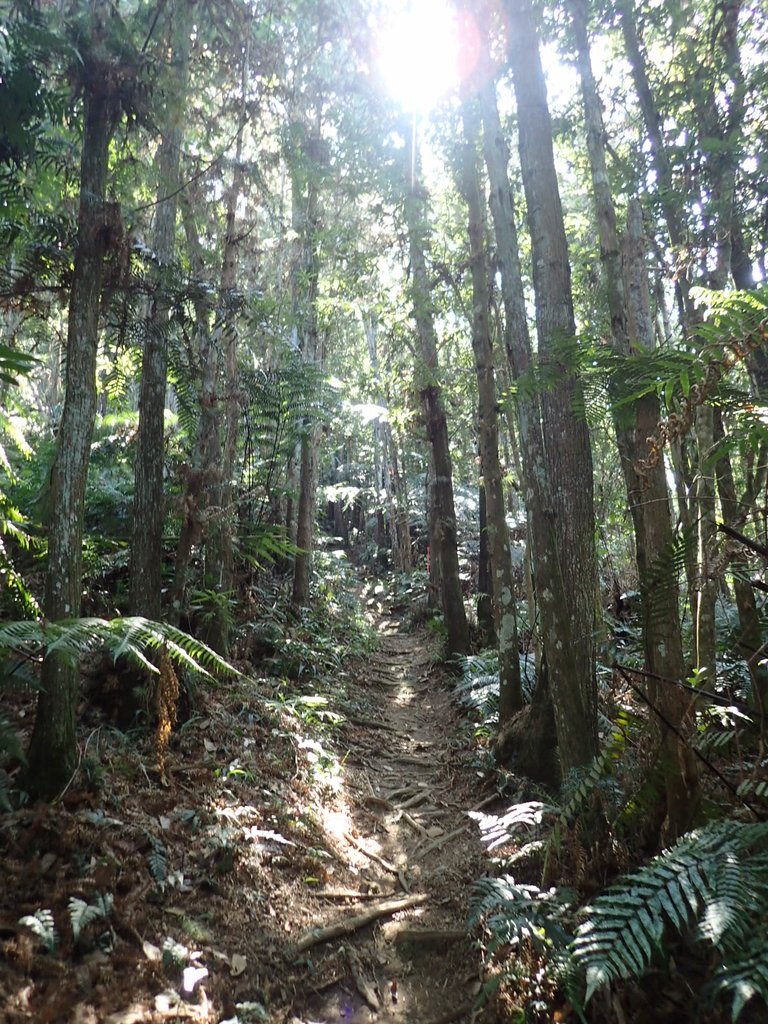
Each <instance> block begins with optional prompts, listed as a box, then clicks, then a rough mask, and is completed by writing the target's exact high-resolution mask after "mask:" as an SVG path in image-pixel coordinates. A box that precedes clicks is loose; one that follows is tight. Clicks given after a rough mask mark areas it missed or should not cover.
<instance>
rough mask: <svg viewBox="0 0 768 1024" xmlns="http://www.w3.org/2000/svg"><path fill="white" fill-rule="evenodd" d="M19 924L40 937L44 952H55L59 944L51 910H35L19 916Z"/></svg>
mask: <svg viewBox="0 0 768 1024" xmlns="http://www.w3.org/2000/svg"><path fill="white" fill-rule="evenodd" d="M19 924H22V925H24V926H25V927H27V928H29V929H30V931H31V932H32V933H33V934H34V935H36V936H37V938H38V939H40V942H41V943H42V946H43V949H44V950H45V952H46V953H53V952H55V950H56V947H57V945H58V944H59V934H58V932H57V931H56V924H55V922H54V920H53V912H52V911H50V910H36V911H35V912H34V914H27V915H25V916H24V917H21V918H19Z"/></svg>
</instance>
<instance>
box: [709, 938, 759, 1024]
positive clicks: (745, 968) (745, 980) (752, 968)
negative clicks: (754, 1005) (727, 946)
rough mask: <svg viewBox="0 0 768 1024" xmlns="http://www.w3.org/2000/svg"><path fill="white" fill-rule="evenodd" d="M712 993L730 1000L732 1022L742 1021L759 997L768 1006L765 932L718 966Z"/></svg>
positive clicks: (748, 941)
mask: <svg viewBox="0 0 768 1024" xmlns="http://www.w3.org/2000/svg"><path fill="white" fill-rule="evenodd" d="M711 991H712V994H713V995H714V996H718V995H722V996H730V997H731V999H732V1002H731V1021H736V1020H738V1018H739V1016H740V1014H741V1011H742V1010H743V1009H744V1007H745V1006H746V1005H747V1003H748V1002H750V1000H752V999H754V998H756V997H758V998H760V999H762V1001H763V1002H764V1003H765V1004H766V1005H768V945H766V942H765V935H764V933H763V932H762V930H758V931H756V932H753V934H752V936H751V937H750V938H749V939H747V941H746V942H745V943H744V944H743V945H742V947H741V948H740V949H738V950H734V952H733V953H731V954H730V955H729V956H728V957H727V958H725V959H724V960H723V962H722V963H721V964H719V965H718V967H717V969H716V971H715V977H714V981H713V982H712V986H711Z"/></svg>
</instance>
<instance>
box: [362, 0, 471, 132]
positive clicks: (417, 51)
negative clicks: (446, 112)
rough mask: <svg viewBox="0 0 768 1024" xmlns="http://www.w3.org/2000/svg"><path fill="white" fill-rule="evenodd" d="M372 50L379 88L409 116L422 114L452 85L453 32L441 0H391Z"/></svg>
mask: <svg viewBox="0 0 768 1024" xmlns="http://www.w3.org/2000/svg"><path fill="white" fill-rule="evenodd" d="M374 49H375V53H376V64H377V67H378V71H379V74H380V75H381V77H382V79H383V82H384V85H385V86H386V88H387V90H388V91H389V93H390V94H391V95H392V96H393V97H394V99H395V100H396V101H397V102H398V103H399V104H400V105H401V106H402V107H403V109H404V110H405V111H406V112H407V113H409V114H421V115H424V114H426V113H428V112H429V111H430V110H431V109H432V107H434V106H435V105H436V104H437V103H438V102H439V101H440V100H441V99H442V98H443V97H444V96H445V95H447V94H448V93H449V92H451V91H452V90H454V89H456V87H457V86H458V81H459V72H458V67H459V32H458V26H457V21H456V12H455V10H454V8H453V6H452V5H451V4H450V3H448V2H446V0H410V2H408V0H405V2H403V0H399V2H398V0H393V2H392V3H391V4H390V5H389V8H388V12H387V13H386V14H385V16H384V17H383V18H382V20H381V22H380V24H379V26H378V28H377V30H376V38H375V40H374Z"/></svg>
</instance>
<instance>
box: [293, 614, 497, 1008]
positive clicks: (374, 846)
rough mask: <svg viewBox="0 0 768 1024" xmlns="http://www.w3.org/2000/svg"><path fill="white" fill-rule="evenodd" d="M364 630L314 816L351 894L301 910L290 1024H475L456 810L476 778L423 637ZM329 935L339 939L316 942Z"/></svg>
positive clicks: (467, 834)
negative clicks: (358, 667)
mask: <svg viewBox="0 0 768 1024" xmlns="http://www.w3.org/2000/svg"><path fill="white" fill-rule="evenodd" d="M377 625H378V628H379V633H380V638H381V639H380V645H379V649H378V651H377V653H376V654H375V655H374V656H373V657H372V659H371V661H370V663H369V664H368V665H367V666H366V667H365V670H364V675H363V677H362V678H361V679H360V680H359V684H358V690H359V696H360V701H359V702H358V706H360V703H361V702H362V701H364V702H365V703H364V705H363V706H365V709H366V710H365V714H361V715H360V716H359V717H354V716H348V718H347V723H346V726H345V734H344V736H345V741H346V742H347V743H348V749H349V752H348V754H347V757H346V758H345V772H344V780H345V781H344V789H343V791H342V793H341V794H340V800H339V803H338V804H337V806H336V807H335V808H334V809H333V811H330V810H329V811H327V812H326V815H327V818H328V820H327V822H326V827H328V828H329V831H332V832H335V842H336V852H337V854H338V857H339V860H340V861H343V862H345V863H346V864H348V865H353V869H352V871H353V873H352V874H351V876H350V875H349V874H348V875H347V879H348V880H349V881H350V883H351V884H350V885H349V888H346V887H339V886H338V885H336V884H335V883H334V884H333V885H332V884H328V885H326V886H325V887H324V888H323V890H322V891H320V892H318V893H317V894H316V895H314V897H311V898H310V900H311V903H312V904H313V905H311V906H309V907H308V910H309V912H310V914H311V915H312V920H313V921H314V922H316V926H315V927H314V929H309V930H308V931H306V932H305V933H304V935H303V936H302V938H303V940H304V942H306V944H307V946H308V948H307V950H306V952H305V954H304V955H306V956H307V958H308V961H307V963H306V964H305V965H304V967H305V969H306V970H307V971H309V972H310V980H309V985H307V984H306V981H305V984H304V986H303V988H304V991H305V993H309V995H308V998H306V999H302V1000H300V1001H299V1002H297V1004H296V1005H294V1008H293V1011H294V1015H293V1017H291V1018H289V1019H290V1020H291V1021H292V1024H299V1022H301V1024H315V1022H318V1024H320V1022H322V1024H331V1022H336V1021H344V1022H348V1024H363V1022H374V1021H375V1022H378V1024H437V1022H442V1024H447V1022H449V1021H469V1020H471V1019H476V1018H473V1017H472V1004H473V1000H474V997H475V996H476V994H477V992H478V990H479V987H480V980H479V979H480V972H479V959H478V955H477V951H476V950H474V949H473V948H472V944H471V942H470V940H469V938H468V937H467V935H466V930H465V922H466V918H467V897H468V889H469V886H470V885H471V883H472V881H473V880H474V879H475V878H477V877H478V875H479V874H481V873H482V871H483V867H484V866H483V860H482V851H481V847H480V843H479V841H478V838H477V831H476V829H475V827H474V825H473V823H472V821H471V819H470V818H469V817H467V811H468V810H471V809H473V808H476V807H478V806H480V805H481V804H482V803H484V802H487V801H482V800H481V799H480V795H479V794H478V793H477V792H476V791H474V792H473V790H472V786H473V782H476V780H477V777H476V775H475V772H474V771H472V769H471V765H470V764H469V763H468V761H469V758H470V756H471V755H470V754H469V752H468V751H467V749H466V744H465V743H464V744H462V742H461V740H460V738H459V736H458V733H459V729H460V726H461V721H460V718H459V716H458V714H457V712H456V709H455V707H454V706H453V703H452V699H451V694H450V690H449V689H448V688H447V687H446V685H445V683H444V681H443V680H442V678H441V674H440V671H439V670H438V669H437V668H436V666H435V661H434V656H433V654H432V653H430V652H431V651H432V650H433V649H434V647H435V644H434V640H433V638H432V637H430V636H429V635H428V634H426V633H424V632H420V633H415V634H414V633H411V634H406V633H404V632H402V631H401V629H400V626H399V623H398V621H397V620H396V619H395V618H394V617H391V616H389V617H388V616H386V614H385V615H383V616H381V617H380V618H379V620H378V623H377ZM334 824H335V828H334ZM355 873H356V874H355ZM409 898H411V899H412V902H413V904H414V905H413V906H410V907H409V908H408V909H405V910H401V911H399V912H397V913H396V914H390V913H387V914H384V915H382V916H381V917H380V918H379V919H378V920H377V921H376V922H374V923H372V924H370V925H367V926H364V927H363V926H358V918H359V917H360V915H364V914H367V913H371V914H372V913H375V912H376V910H377V909H378V908H380V907H381V906H382V905H386V904H387V903H389V902H390V901H391V900H395V899H404V900H408V899H409ZM334 926H338V927H339V928H345V927H346V928H350V927H351V930H350V931H349V933H348V934H346V935H344V936H341V937H334V938H332V939H328V940H324V941H320V942H316V941H315V940H316V939H317V938H319V937H324V936H325V934H327V933H326V932H325V931H324V929H326V928H333V927H334ZM306 977H307V976H306V975H305V979H306ZM296 981H297V982H298V978H296ZM299 988H300V986H299V985H298V984H297V990H298V989H299Z"/></svg>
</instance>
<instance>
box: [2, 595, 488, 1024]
mask: <svg viewBox="0 0 768 1024" xmlns="http://www.w3.org/2000/svg"><path fill="white" fill-rule="evenodd" d="M363 596H364V599H365V600H366V601H367V603H368V606H369V611H370V614H371V615H372V617H374V618H375V622H376V626H377V629H378V633H379V644H378V650H377V651H376V652H375V653H374V654H373V655H372V656H371V658H370V660H368V661H367V662H366V663H364V664H359V665H346V666H344V668H343V672H345V673H346V675H347V679H346V690H347V701H346V705H345V713H344V721H343V723H341V724H337V726H336V728H335V729H333V730H329V731H328V733H327V737H328V738H327V740H324V741H323V742H318V741H317V740H312V739H310V738H308V737H307V736H305V735H304V730H303V726H302V719H301V717H300V716H299V717H297V715H296V714H295V713H291V712H290V709H288V708H287V709H286V710H281V708H280V703H279V701H277V700H272V702H271V704H268V705H267V704H265V702H264V698H265V697H268V696H270V694H271V693H272V694H273V695H274V691H271V690H270V684H269V681H268V680H259V681H258V682H257V684H254V683H253V682H239V683H237V684H231V685H230V684H227V685H226V686H219V687H218V688H216V689H210V690H206V691H205V692H204V693H202V692H201V693H199V694H198V695H197V696H196V698H195V701H194V710H193V714H192V715H191V717H190V718H189V720H188V721H187V722H185V723H184V724H183V725H182V726H180V727H177V730H176V732H175V734H174V736H173V739H172V742H171V745H170V748H169V750H168V751H167V754H166V756H165V764H164V768H163V770H162V772H159V771H158V767H157V759H156V752H154V751H153V748H152V744H151V741H150V738H149V737H148V734H147V733H145V734H143V735H137V734H125V733H122V732H119V731H118V730H116V729H114V728H111V727H109V725H108V723H107V722H106V721H105V720H104V718H103V717H97V718H94V719H92V720H90V721H89V719H88V714H91V715H92V714H93V712H92V711H90V712H89V711H88V710H87V709H83V712H84V725H85V731H84V732H83V736H82V741H81V751H82V757H81V764H80V770H79V772H78V774H77V776H76V778H75V779H74V780H73V783H72V785H71V787H70V788H69V789H68V790H67V791H66V792H65V794H64V795H63V797H62V799H60V800H59V801H58V802H56V803H54V804H51V805H44V804H41V805H38V806H32V807H29V808H22V809H21V810H16V811H12V812H6V813H2V814H0V857H2V878H3V882H4V884H3V885H2V888H0V1021H4V1022H8V1024H21V1022H28V1021H35V1022H37V1024H45V1022H52V1024H53V1022H56V1024H64V1022H71V1024H102V1022H104V1024H140V1022H159V1021H166V1020H193V1021H200V1022H209V1021H210V1022H217V1024H219V1022H224V1021H230V1022H233V1021H239V1022H240V1024H246V1022H251V1021H262V1020H264V1021H269V1022H271V1024H289V1022H290V1024H331V1022H346V1024H363V1022H374V1021H375V1022H380V1024H438V1022H444V1024H448V1022H451V1021H456V1022H462V1021H470V1020H472V1021H478V1020H481V1019H483V1018H482V1017H481V1016H480V1015H479V1014H478V1013H476V1012H473V1006H474V1004H475V1003H476V1000H477V995H478V993H479V991H480V988H481V970H480V962H479V954H478V952H477V949H476V947H475V946H474V945H473V942H472V941H471V938H470V937H469V936H468V935H467V932H466V919H467V912H468V893H469V889H470V886H471V884H472V882H473V880H474V879H476V878H477V877H478V876H479V875H481V874H483V873H484V871H485V869H486V864H485V862H484V855H483V851H482V847H481V845H480V841H479V837H478V834H477V830H476V828H475V826H474V823H473V821H472V819H471V818H470V817H468V813H467V812H469V811H470V810H472V809H479V808H480V807H481V806H483V805H484V804H487V803H488V802H489V800H491V799H493V797H492V796H491V797H489V796H487V795H486V796H485V798H484V794H483V792H482V791H480V783H479V780H478V778H477V774H476V772H475V770H474V768H473V764H472V760H473V753H472V751H471V749H470V740H469V730H468V729H467V724H466V722H465V721H464V720H463V719H462V716H461V714H460V712H459V710H458V709H457V707H456V706H455V703H454V701H453V698H452V693H451V688H450V685H449V684H448V683H447V682H446V680H445V679H444V678H443V675H442V672H441V669H440V668H439V667H438V664H437V650H436V643H435V640H434V638H433V637H432V636H431V635H429V634H428V633H427V632H425V631H423V630H416V631H413V632H408V631H407V630H406V629H405V628H404V626H403V624H402V622H401V620H400V618H399V617H398V616H397V615H395V614H394V613H393V612H392V611H391V610H388V608H387V607H386V606H384V605H383V604H381V603H380V602H379V599H378V598H377V597H375V595H374V594H373V591H372V590H371V591H370V592H369V593H367V594H364V595H363ZM254 685H258V695H259V699H257V698H256V697H255V695H254ZM12 710H13V713H14V715H15V717H16V722H17V724H20V725H23V724H24V721H29V720H31V717H32V707H31V704H29V703H28V702H27V703H25V701H24V700H18V701H17V703H16V704H15V706H14V708H13V709H12ZM99 714H100V715H102V713H101V712H100V713H99ZM324 744H325V745H324ZM331 749H332V751H333V752H334V753H335V759H334V758H333V757H330V756H329V750H331ZM324 768H325V775H323V773H322V771H321V769H324ZM73 901H74V902H73ZM77 901H82V902H77ZM46 911H47V912H49V914H50V915H52V917H46V915H45V913H40V912H46ZM36 913H38V923H37V924H36V925H34V924H33V925H32V926H31V927H30V926H29V925H22V924H20V923H19V921H20V919H21V918H22V917H24V916H25V915H35V914H36ZM51 922H52V923H53V925H54V927H55V929H56V940H55V945H54V940H53V937H52V934H51V930H50V927H48V926H49V925H50V924H51ZM46 943H47V946H48V949H47V950H46Z"/></svg>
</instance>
